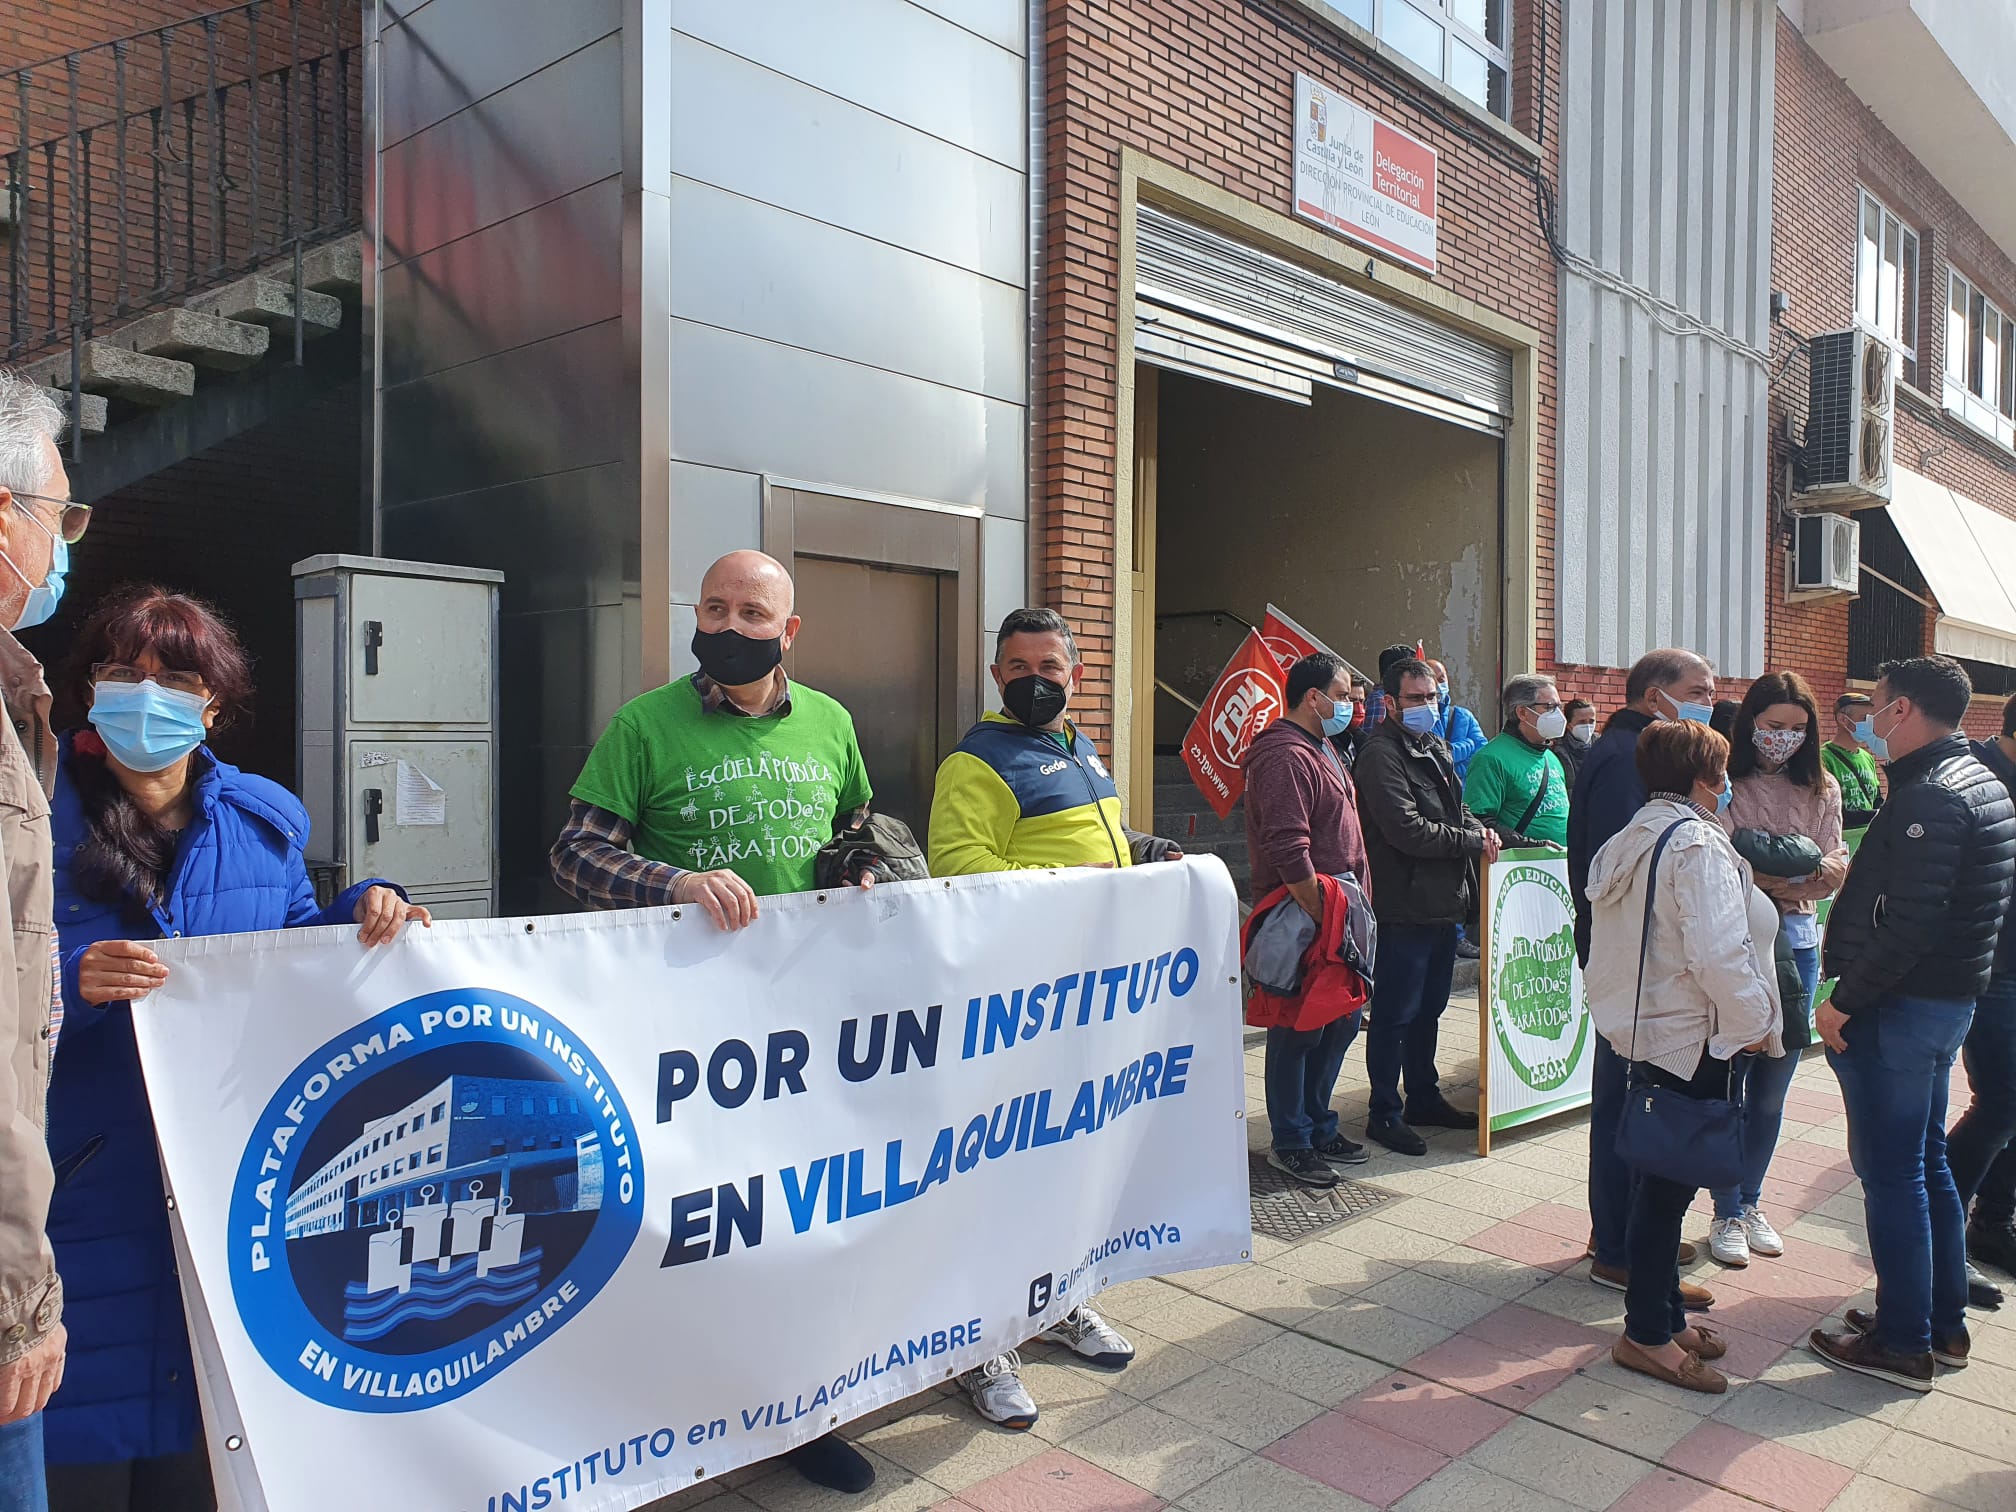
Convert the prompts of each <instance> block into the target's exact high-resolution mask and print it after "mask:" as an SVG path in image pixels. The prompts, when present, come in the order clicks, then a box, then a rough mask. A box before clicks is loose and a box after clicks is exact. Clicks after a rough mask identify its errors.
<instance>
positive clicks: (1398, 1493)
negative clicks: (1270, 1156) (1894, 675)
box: [656, 1000, 2016, 1512]
mask: <svg viewBox="0 0 2016 1512" xmlns="http://www.w3.org/2000/svg"><path fill="white" fill-rule="evenodd" d="M1476 1028H1477V1019H1476V1009H1475V1004H1474V1001H1460V1000H1459V1001H1458V1002H1456V1003H1454V1004H1452V1005H1451V1007H1450V1010H1449V1015H1448V1018H1447V1020H1446V1021H1445V1032H1444V1036H1443V1055H1442V1064H1443V1066H1444V1068H1445V1085H1447V1087H1448V1088H1449V1090H1450V1091H1451V1092H1452V1093H1454V1094H1455V1100H1456V1101H1458V1102H1465V1103H1467V1102H1468V1101H1469V1100H1470V1099H1471V1098H1472V1097H1474V1092H1475V1083H1476V1053H1475V1047H1476V1043H1477V1034H1476ZM1363 1064H1364V1063H1363V1057H1362V1053H1360V1052H1358V1051H1356V1050H1354V1053H1353V1056H1352V1060H1351V1064H1350V1065H1349V1066H1348V1067H1347V1069H1346V1073H1345V1079H1344V1081H1343V1083H1341V1084H1340V1088H1339V1105H1340V1107H1342V1108H1343V1109H1344V1116H1345V1119H1346V1124H1345V1127H1346V1129H1347V1131H1349V1132H1352V1133H1353V1136H1354V1137H1358V1135H1359V1134H1361V1133H1362V1128H1361V1127H1360V1126H1361V1125H1362V1124H1363V1121H1364V1110H1365V1082H1364V1075H1363ZM1246 1082H1247V1100H1248V1104H1249V1106H1250V1108H1251V1110H1252V1117H1251V1118H1250V1119H1249V1122H1248V1127H1249V1130H1250V1131H1251V1136H1252V1137H1253V1139H1254V1140H1255V1142H1256V1143H1261V1142H1264V1140H1265V1133H1266V1122H1265V1118H1264V1116H1263V1098H1262V1090H1261V1084H1260V1051H1259V1049H1258V1048H1254V1049H1251V1050H1249V1051H1248V1052H1247V1075H1246ZM1964 1096H1965V1091H1964V1082H1963V1081H1962V1080H1960V1079H1959V1077H1958V1073H1957V1072H1956V1080H1955V1099H1956V1101H1955V1106H1956V1108H1957V1107H1960V1106H1964ZM1845 1127H1846V1125H1845V1122H1844V1120H1843V1117H1842V1108H1841V1099H1840V1096H1839V1094H1838V1092H1837V1091H1836V1088H1835V1085H1834V1080H1833V1076H1832V1074H1831V1073H1830V1072H1829V1071H1828V1069H1827V1067H1826V1064H1825V1062H1824V1061H1823V1060H1821V1059H1820V1058H1819V1057H1818V1054H1817V1052H1815V1053H1813V1054H1811V1055H1809V1057H1808V1060H1807V1063H1806V1064H1805V1065H1804V1066H1802V1067H1801V1069H1800V1071H1799V1075H1798V1079H1797V1081H1796V1082H1795V1083H1794V1086H1793V1090H1792V1093H1791V1095H1790V1097H1789V1099H1788V1103H1787V1112H1786V1126H1785V1132H1784V1137H1783V1142H1782V1143H1781V1144H1780V1146H1779V1151H1778V1159H1777V1162H1776V1164H1775V1166H1774V1168H1773V1173H1772V1177H1771V1180H1770V1182H1769V1183H1768V1185H1767V1187H1766V1192H1765V1201H1764V1206H1765V1211H1766V1212H1767V1213H1769V1214H1770V1215H1771V1217H1772V1218H1773V1220H1774V1221H1775V1222H1776V1223H1777V1224H1778V1226H1779V1228H1780V1229H1781V1230H1783V1232H1784V1233H1785V1236H1786V1239H1787V1252H1786V1254H1785V1256H1784V1258H1783V1259H1780V1260H1775V1261H1774V1260H1755V1261H1753V1262H1752V1263H1751V1265H1750V1267H1749V1268H1748V1269H1747V1270H1743V1271H1725V1270H1723V1269H1722V1268H1721V1267H1719V1266H1717V1265H1715V1264H1714V1263H1713V1262H1712V1261H1709V1260H1706V1259H1704V1260H1703V1261H1702V1263H1701V1264H1700V1265H1699V1266H1698V1267H1696V1269H1695V1271H1694V1276H1695V1278H1696V1279H1698V1280H1700V1281H1702V1282H1703V1283H1704V1284H1706V1285H1708V1286H1711V1287H1712V1288H1713V1289H1714V1291H1715V1293H1716V1296H1717V1299H1718V1300H1717V1304H1716V1307H1715V1309H1714V1313H1713V1322H1714V1323H1715V1324H1716V1326H1717V1327H1719V1328H1721V1329H1722V1330H1723V1331H1724V1332H1725V1333H1726V1334H1727V1336H1728V1338H1729V1341H1730V1353H1729V1357H1728V1358H1727V1359H1726V1360H1724V1361H1723V1362H1722V1365H1723V1368H1724V1369H1725V1370H1726V1371H1727V1372H1728V1373H1729V1374H1730V1375H1731V1376H1732V1377H1734V1378H1736V1379H1735V1380H1734V1381H1733V1382H1732V1386H1731V1390H1730V1391H1729V1393H1728V1394H1727V1395H1725V1396H1721V1397H1708V1396H1699V1395H1695V1394H1693V1393H1689V1392H1683V1391H1679V1390H1675V1389H1673V1388H1670V1387H1667V1386H1663V1385H1661V1384H1659V1383H1658V1382H1655V1381H1651V1380H1648V1379H1647V1378H1645V1377H1643V1376H1637V1375H1631V1374H1628V1373H1626V1372H1624V1371H1622V1370H1619V1369H1618V1368H1617V1367H1616V1366H1615V1365H1613V1364H1612V1363H1611V1361H1610V1354H1609V1349H1610V1344H1611V1341H1612V1340H1613V1339H1614V1338H1615V1336H1616V1333H1617V1330H1618V1329H1619V1327H1620V1326H1621V1324H1622V1319H1623V1300H1624V1299H1623V1297H1622V1296H1621V1294H1619V1293H1617V1292H1613V1291H1606V1290H1603V1289H1601V1288H1598V1287H1596V1286H1594V1285H1592V1284H1591V1283H1590V1282H1589V1281H1588V1280H1587V1279H1586V1271H1585V1267H1584V1266H1583V1264H1582V1259H1581V1256H1582V1246H1583V1242H1584V1240H1585V1238H1586V1235H1587V1233H1588V1215H1587V1212H1586V1211H1585V1208H1584V1204H1583V1182H1584V1178H1585V1175H1586V1172H1587V1165H1588V1157H1587V1151H1588V1132H1587V1127H1586V1124H1585V1123H1584V1122H1583V1121H1582V1120H1581V1119H1579V1118H1575V1119H1560V1120H1555V1121H1553V1122H1551V1123H1547V1124H1543V1125H1540V1126H1539V1127H1538V1128H1536V1129H1532V1130H1527V1131H1522V1132H1517V1133H1514V1134H1511V1135H1509V1136H1505V1135H1501V1136H1500V1137H1499V1138H1498V1139H1497V1141H1496V1142H1495V1149H1494V1153H1493V1154H1492V1156H1491V1158H1490V1159H1488V1160H1479V1159H1477V1158H1476V1154H1475V1136H1474V1135H1470V1134H1456V1133H1453V1132H1451V1133H1442V1134H1437V1135H1435V1136H1434V1137H1432V1138H1431V1139H1430V1149H1429V1153H1428V1154H1427V1155H1426V1156H1425V1157H1423V1158H1421V1159H1418V1160H1405V1159H1402V1158H1401V1157H1399V1156H1395V1155H1391V1154H1388V1153H1387V1152H1385V1151H1383V1150H1379V1149H1377V1148H1376V1147H1374V1157H1373V1159H1372V1161H1371V1163H1370V1164H1369V1165H1366V1166H1363V1167H1361V1168H1359V1169H1358V1170H1357V1171H1355V1172H1353V1173H1352V1174H1353V1175H1355V1176H1357V1177H1358V1178H1360V1179H1362V1180H1365V1181H1367V1182H1370V1183H1372V1184H1374V1185H1377V1186H1380V1187H1383V1188H1385V1189H1387V1190H1389V1191H1392V1192H1394V1193H1396V1194H1398V1200H1396V1201H1393V1202H1389V1203H1386V1204H1383V1205H1382V1206H1380V1207H1378V1208H1376V1209H1375V1210H1374V1211H1373V1212H1372V1213H1371V1214H1369V1215H1367V1216H1365V1217H1362V1218H1358V1219H1355V1220H1352V1221H1349V1222H1347V1223H1344V1224H1341V1225H1338V1226H1336V1227H1333V1228H1330V1229H1326V1230H1323V1231H1321V1232H1320V1233H1319V1234H1317V1235H1316V1236H1313V1237H1311V1238H1309V1239H1307V1240H1304V1241H1303V1242H1301V1243H1299V1244H1295V1245H1292V1246H1291V1245H1285V1244H1281V1243H1279V1242H1278V1241H1275V1240H1271V1239H1268V1238H1266V1237H1265V1236H1256V1239H1255V1252H1254V1256H1255V1258H1254V1263H1253V1264H1250V1265H1243V1266H1231V1267H1226V1268H1224V1269H1221V1270H1216V1271H1193V1272H1186V1273H1184V1274H1181V1275H1175V1276H1170V1277H1168V1278H1167V1279H1164V1280H1154V1281H1136V1282H1130V1283H1128V1284H1126V1285H1123V1286H1117V1287H1114V1288H1112V1289H1111V1290H1110V1291H1108V1292H1106V1293H1105V1294H1104V1295H1103V1296H1101V1297H1100V1298H1098V1299H1097V1305H1098V1307H1099V1308H1100V1309H1101V1310H1102V1311H1103V1312H1104V1313H1105V1314H1106V1315H1107V1316H1108V1317H1109V1318H1110V1319H1112V1320H1113V1322H1114V1323H1115V1324H1116V1325H1118V1326H1119V1327H1120V1328H1121V1329H1122V1331H1123V1332H1125V1333H1127V1334H1128V1335H1129V1336H1130V1337H1131V1338H1132V1339H1133V1341H1134V1344H1135V1347H1136V1349H1137V1351H1138V1356H1137V1358H1136V1360H1135V1362H1134V1364H1133V1365H1132V1366H1131V1367H1130V1368H1129V1369H1127V1370H1125V1371H1122V1372H1119V1373H1117V1374H1111V1375H1108V1374H1102V1373H1098V1372H1094V1371H1090V1370H1085V1369H1080V1368H1078V1367H1076V1366H1074V1365H1072V1364H1068V1363H1065V1362H1066V1361H1068V1360H1069V1359H1070V1356H1068V1355H1067V1354H1065V1353H1064V1352H1063V1351H1061V1350H1058V1349H1055V1348H1053V1347H1052V1346H1049V1345H1044V1344H1035V1345H1031V1346H1030V1347H1029V1348H1027V1349H1025V1350H1024V1351H1023V1358H1024V1361H1025V1369H1024V1372H1023V1378H1024V1380H1025V1381H1026V1382H1027V1383H1028V1385H1029V1389H1030V1391H1031V1393H1032V1394H1033V1395H1034V1396H1035V1398H1036V1401H1037V1403H1038V1405H1039V1407H1040V1408H1041V1410H1042V1420H1041V1421H1040V1422H1039V1423H1038V1424H1037V1425H1036V1427H1035V1429H1034V1430H1033V1431H1032V1432H1029V1433H1008V1432H1004V1431H1002V1430H1000V1429H997V1428H994V1427H992V1426H990V1425H988V1424H985V1423H983V1422H981V1421H980V1420H979V1419H978V1418H976V1417H975V1416H974V1415H973V1413H972V1411H971V1410H970V1408H969V1407H968V1405H967V1403H966V1401H965V1399H964V1397H963V1396H959V1395H956V1394H954V1393H952V1392H950V1391H949V1390H946V1389H944V1388H940V1389H939V1390H937V1391H935V1392H932V1393H928V1394H926V1395H924V1396H921V1397H918V1398H916V1399H914V1400H913V1401H911V1402H907V1403H904V1404H903V1405H902V1406H901V1407H899V1408H896V1409H892V1410H889V1411H885V1412H883V1413H880V1414H877V1415H876V1416H874V1417H871V1418H868V1419H864V1420H863V1421H861V1422H858V1423H855V1424H853V1425H852V1426H851V1427H850V1428H849V1429H848V1430H846V1431H847V1432H848V1434H849V1436H850V1437H853V1438H854V1439H855V1440H856V1441H857V1442H858V1443H859V1444H860V1446H861V1447H862V1448H863V1449H864V1450H866V1451H867V1452H868V1453H869V1454H870V1455H871V1457H873V1458H874V1460H875V1461H876V1465H877V1468H878V1471H879V1480H878V1482H877V1485H876V1486H875V1488H874V1489H873V1490H872V1491H870V1492H869V1493H868V1494H867V1495H865V1496H860V1497H843V1496H838V1495H834V1494H831V1493H827V1492H823V1491H819V1490H816V1489H815V1488H813V1487H810V1486H807V1485H806V1484H804V1483H803V1482H802V1481H801V1480H799V1479H798V1477H797V1476H796V1475H795V1474H794V1473H792V1472H791V1471H789V1470H779V1469H777V1468H775V1467H773V1466H768V1465H763V1466H752V1467H750V1468H749V1469H746V1470H743V1471H739V1472H736V1473H734V1474H732V1475H730V1476H728V1477H726V1478H724V1480H723V1481H722V1482H721V1483H719V1484H714V1485H709V1486H705V1487H697V1488H695V1489H694V1490H692V1491H688V1492H684V1493H682V1494H680V1495H678V1496H675V1497H672V1498H669V1499H667V1500H665V1501H662V1502H659V1503H658V1504H657V1508H656V1512H684V1509H686V1508H689V1507H695V1506H704V1507H705V1508H706V1509H707V1512H748V1509H751V1508H763V1509H768V1512H800V1509H805V1512H813V1509H825V1508H833V1509H840V1508H848V1509H854V1512H918V1509H927V1508H928V1509H937V1512H1156V1509H1161V1508H1172V1509H1176V1512H1247V1509H1253V1512H1361V1509H1364V1508H1367V1507H1395V1508H1398V1509H1399V1512H1529V1509H1530V1512H1556V1509H1578V1508H1579V1509H1583V1512H1603V1509H1608V1508H1614V1509H1617V1512H1681V1509H1701V1512H1721V1509H1732V1512H1733V1509H1738V1508H1754V1507H1756V1506H1759V1505H1761V1506H1765V1507H1772V1508H1779V1509H1782V1512H1821V1509H1823V1508H1831V1509H1833V1512H1918V1509H1924V1512H1937V1509H1946V1508H1953V1507H1959V1508H1966V1509H1971V1512H2012V1509H2016V1303H2012V1305H2011V1307H2010V1308H2008V1309H2006V1310H2005V1311H2004V1312H2003V1313H2001V1314H1979V1313H1977V1314H1974V1315H1972V1318H1971V1320H1970V1321H1971V1322H1972V1324H1973V1330H1974V1363H1973V1364H1972V1365H1971V1366H1970V1367H1969V1368H1968V1369H1966V1370H1965V1371H1955V1372H1945V1373H1942V1375H1941V1377H1940V1380H1939V1386H1938V1389H1937V1390H1936V1391H1934V1392H1933V1393H1932V1394H1931V1395H1929V1396H1920V1395H1918V1394H1916V1393H1912V1392H1907V1391H1903V1390H1900V1389H1896V1388H1892V1387H1888V1386H1884V1385H1882V1384H1881V1383H1879V1382H1875V1381H1871V1380H1867V1379H1865V1378H1863V1377H1860V1376H1849V1375H1843V1374H1840V1373H1838V1372H1835V1371H1833V1370H1831V1369H1829V1368H1828V1367H1826V1366H1824V1365H1822V1364H1821V1363H1820V1362H1819V1361H1818V1360H1817V1359H1815V1358H1814V1357H1813V1356H1812V1355H1811V1354H1810V1353H1808V1352H1807V1350H1806V1349H1805V1347H1804V1342H1803V1341H1804V1340H1805V1337H1806V1334H1807V1331H1808V1330H1809V1329H1811V1328H1812V1327H1813V1326H1814V1325H1815V1324H1817V1323H1819V1322H1821V1321H1822V1320H1823V1319H1826V1318H1829V1317H1834V1316H1838V1314H1839V1312H1840V1310H1841V1308H1842V1307H1844V1306H1847V1305H1855V1304H1857V1303H1858V1302H1859V1303H1860V1304H1862V1305H1867V1304H1868V1302H1869V1301H1870V1298H1869V1296H1868V1294H1867V1292H1866V1288H1867V1286H1868V1285H1869V1282H1870V1278H1871V1275H1872V1272H1871V1269H1870V1266H1869V1264H1868V1260H1867V1258H1866V1257H1867V1253H1868V1251H1867V1246H1866V1243H1865V1240H1864V1234H1863V1228H1862V1202H1861V1197H1860V1195H1859V1190H1860V1189H1859V1187H1858V1186H1857V1184H1856V1182H1855V1181H1854V1178H1853V1176H1852V1174H1851V1173H1850V1171H1849V1169H1848V1161H1847V1155H1846V1153H1845V1150H1846V1137H1845ZM1706 1229H1707V1208H1706V1205H1705V1199H1704V1201H1703V1203H1701V1204H1699V1205H1697V1211H1696V1214H1695V1215H1694V1218H1693V1219H1692V1221H1691V1222H1690V1229H1689V1232H1690V1234H1691V1235H1693V1236H1695V1237H1698V1238H1700V1239H1701V1240H1702V1241H1703V1243H1702V1249H1703V1251H1704V1255H1705V1251H1706V1248H1707V1246H1706V1242H1705V1240H1706Z"/></svg>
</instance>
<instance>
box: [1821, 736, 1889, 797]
mask: <svg viewBox="0 0 2016 1512" xmlns="http://www.w3.org/2000/svg"><path fill="white" fill-rule="evenodd" d="M1820 763H1821V765H1822V766H1824V767H1826V768H1827V770H1828V771H1829V772H1831V773H1832V774H1833V776H1834V780H1835V781H1836V782H1838V783H1840V784H1841V807H1843V808H1844V809H1873V808H1880V807H1881V806H1882V803H1883V779H1882V777H1881V775H1880V774H1879V773H1878V772H1877V770H1876V758H1875V757H1874V756H1871V755H1870V754H1869V753H1868V752H1867V751H1865V750H1864V749H1863V748H1862V747H1861V746H1846V747H1844V746H1838V745H1836V744H1834V742H1833V741H1831V740H1830V741H1828V742H1827V744H1826V745H1824V746H1822V747H1821V748H1820Z"/></svg>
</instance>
